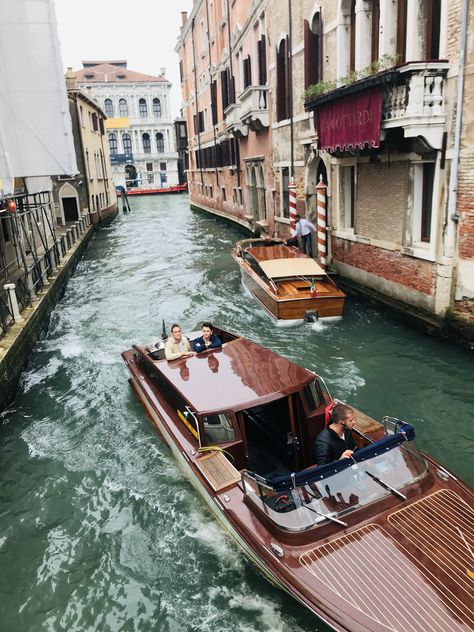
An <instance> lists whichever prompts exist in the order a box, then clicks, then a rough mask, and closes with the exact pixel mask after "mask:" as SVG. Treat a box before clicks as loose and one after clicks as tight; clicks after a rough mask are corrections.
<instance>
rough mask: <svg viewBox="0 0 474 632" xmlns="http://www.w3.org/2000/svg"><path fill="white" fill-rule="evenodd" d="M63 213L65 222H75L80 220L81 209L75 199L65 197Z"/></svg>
mask: <svg viewBox="0 0 474 632" xmlns="http://www.w3.org/2000/svg"><path fill="white" fill-rule="evenodd" d="M62 201H63V211H64V221H65V222H75V221H76V220H78V219H79V208H78V206H77V199H76V198H75V197H63V198H62Z"/></svg>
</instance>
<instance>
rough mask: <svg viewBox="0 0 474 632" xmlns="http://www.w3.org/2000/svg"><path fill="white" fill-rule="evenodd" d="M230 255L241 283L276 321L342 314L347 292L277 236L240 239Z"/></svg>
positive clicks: (288, 322)
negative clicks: (240, 275) (237, 270)
mask: <svg viewBox="0 0 474 632" xmlns="http://www.w3.org/2000/svg"><path fill="white" fill-rule="evenodd" d="M232 256H233V258H234V259H235V261H236V262H237V263H238V265H239V267H240V270H241V274H242V283H243V284H244V286H245V287H246V288H247V289H248V290H249V291H250V292H251V293H252V295H253V296H254V297H255V298H256V299H257V301H258V302H259V303H260V304H261V305H262V307H263V308H264V309H265V310H266V311H267V312H268V313H269V314H270V315H271V316H272V317H273V318H275V319H276V321H277V322H278V323H279V324H299V323H303V322H304V321H307V322H314V321H316V320H319V319H339V318H341V317H342V313H343V310H344V301H345V298H346V295H345V294H344V292H343V291H342V290H340V289H339V288H338V287H337V286H336V284H335V283H334V281H333V280H332V279H331V277H329V276H328V274H326V272H325V271H324V270H323V269H322V268H321V266H320V265H319V264H318V263H316V261H314V259H311V257H308V256H307V255H305V254H303V253H302V252H301V251H300V250H298V249H297V248H294V247H292V246H287V245H285V243H284V242H283V241H281V240H278V239H243V240H241V241H238V242H237V244H236V246H235V248H234V249H233V250H232Z"/></svg>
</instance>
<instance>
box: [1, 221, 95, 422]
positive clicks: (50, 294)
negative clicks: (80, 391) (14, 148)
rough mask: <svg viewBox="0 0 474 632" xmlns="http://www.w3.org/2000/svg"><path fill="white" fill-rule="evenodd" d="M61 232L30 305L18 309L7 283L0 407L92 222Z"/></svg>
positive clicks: (11, 392) (10, 397)
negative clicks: (7, 316) (48, 269)
mask: <svg viewBox="0 0 474 632" xmlns="http://www.w3.org/2000/svg"><path fill="white" fill-rule="evenodd" d="M77 224H81V225H78V226H75V227H74V230H71V231H69V233H70V234H69V235H68V236H67V238H66V236H63V237H64V238H62V239H61V240H59V241H61V242H62V243H60V244H59V245H60V249H59V250H58V251H57V252H59V253H60V255H59V256H58V257H57V260H56V261H55V265H54V266H53V267H52V270H51V274H50V276H48V277H47V278H46V279H45V280H44V282H43V283H42V284H41V289H39V290H38V291H34V292H32V296H31V301H30V303H31V304H30V305H29V306H28V307H26V308H25V309H23V310H22V311H21V312H20V311H19V308H18V304H17V303H16V298H15V290H14V288H15V286H14V284H7V285H6V286H5V290H7V292H8V294H9V301H10V307H11V313H12V314H13V318H12V323H11V324H10V325H9V327H8V329H7V331H6V333H5V335H4V336H3V337H2V338H0V410H4V409H5V408H6V407H7V406H8V404H9V403H10V402H11V401H12V400H13V398H14V397H15V393H16V390H17V388H18V383H19V380H20V376H21V373H22V371H23V370H24V368H25V367H26V365H27V364H28V362H29V359H30V356H31V353H32V350H33V347H34V345H35V343H36V342H37V341H38V340H39V339H40V338H41V337H42V336H43V335H44V333H45V331H46V329H47V326H48V321H49V316H50V314H51V311H52V310H53V308H54V307H55V305H56V303H57V302H58V300H59V299H60V298H61V296H62V294H63V292H64V289H65V287H66V284H67V281H68V279H69V277H70V276H71V274H72V273H73V272H74V270H75V268H76V265H77V263H78V262H79V260H80V259H81V256H82V254H83V252H84V250H85V248H86V246H87V244H88V243H89V240H90V239H91V237H92V235H93V233H94V231H95V228H96V226H94V225H90V224H89V223H88V222H87V223H86V221H85V220H84V221H83V222H77Z"/></svg>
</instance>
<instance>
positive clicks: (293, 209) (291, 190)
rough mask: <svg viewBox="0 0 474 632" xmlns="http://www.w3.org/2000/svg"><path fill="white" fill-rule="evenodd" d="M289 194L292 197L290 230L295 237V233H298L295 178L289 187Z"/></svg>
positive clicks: (291, 180)
mask: <svg viewBox="0 0 474 632" xmlns="http://www.w3.org/2000/svg"><path fill="white" fill-rule="evenodd" d="M288 193H289V197H290V230H291V235H292V236H293V234H294V231H296V218H295V215H296V184H295V179H294V178H293V177H292V178H291V179H290V184H289V185H288Z"/></svg>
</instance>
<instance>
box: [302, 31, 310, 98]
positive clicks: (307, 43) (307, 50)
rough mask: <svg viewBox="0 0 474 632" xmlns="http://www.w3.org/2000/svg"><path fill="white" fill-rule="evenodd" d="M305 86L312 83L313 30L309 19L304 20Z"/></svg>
mask: <svg viewBox="0 0 474 632" xmlns="http://www.w3.org/2000/svg"><path fill="white" fill-rule="evenodd" d="M303 29H304V87H305V88H308V87H309V86H310V85H312V82H311V73H310V69H309V68H310V64H311V53H312V50H311V31H310V28H309V22H308V20H305V21H304V27H303Z"/></svg>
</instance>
